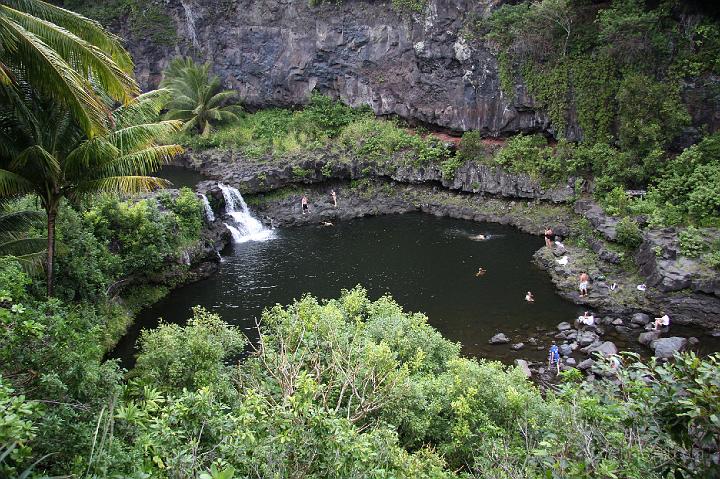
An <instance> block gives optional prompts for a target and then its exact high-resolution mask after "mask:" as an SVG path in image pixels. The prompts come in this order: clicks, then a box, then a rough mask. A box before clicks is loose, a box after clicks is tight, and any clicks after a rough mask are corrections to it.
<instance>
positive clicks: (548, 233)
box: [544, 226, 555, 248]
mask: <svg viewBox="0 0 720 479" xmlns="http://www.w3.org/2000/svg"><path fill="white" fill-rule="evenodd" d="M544 235H545V246H547V247H548V248H552V243H553V238H554V237H555V233H553V230H552V228H550V227H549V226H548V227H547V228H545V233H544Z"/></svg>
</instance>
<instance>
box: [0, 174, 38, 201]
mask: <svg viewBox="0 0 720 479" xmlns="http://www.w3.org/2000/svg"><path fill="white" fill-rule="evenodd" d="M34 186H35V185H33V183H32V182H31V181H29V180H28V179H27V178H24V177H22V176H21V175H19V174H17V173H14V172H12V171H7V170H0V196H5V197H17V196H19V195H24V194H27V193H31V192H32V191H33V189H34Z"/></svg>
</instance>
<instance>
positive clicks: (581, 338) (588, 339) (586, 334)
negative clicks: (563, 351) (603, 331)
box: [577, 331, 599, 346]
mask: <svg viewBox="0 0 720 479" xmlns="http://www.w3.org/2000/svg"><path fill="white" fill-rule="evenodd" d="M598 338H599V336H598V335H597V334H595V333H594V332H592V331H582V332H581V333H580V334H578V337H577V343H578V344H579V345H580V346H588V345H590V344H592V343H594V342H595V341H597V340H598Z"/></svg>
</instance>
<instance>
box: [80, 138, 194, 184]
mask: <svg viewBox="0 0 720 479" xmlns="http://www.w3.org/2000/svg"><path fill="white" fill-rule="evenodd" d="M182 151H183V148H182V147H181V146H180V145H162V146H151V147H149V148H145V149H142V150H139V151H135V152H132V153H130V154H127V155H124V156H121V157H120V158H117V159H115V160H113V161H111V162H109V163H108V164H107V165H105V166H104V167H103V168H102V169H100V170H98V171H97V172H96V173H95V174H94V175H93V176H94V177H95V178H96V179H102V178H107V177H116V176H124V175H148V174H150V173H154V172H156V171H157V170H159V169H160V167H161V166H163V165H166V164H168V163H170V161H171V160H172V158H173V157H174V156H175V155H178V154H180V153H182Z"/></svg>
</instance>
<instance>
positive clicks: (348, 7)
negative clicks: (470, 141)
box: [122, 0, 572, 136]
mask: <svg viewBox="0 0 720 479" xmlns="http://www.w3.org/2000/svg"><path fill="white" fill-rule="evenodd" d="M310 3H315V2H308V1H305V0H299V1H292V2H288V1H281V0H261V1H255V0H224V1H222V2H217V1H216V0H166V1H165V2H164V6H163V8H164V9H165V10H166V11H167V12H168V13H169V17H170V18H171V19H172V21H173V22H174V23H175V25H176V29H177V33H178V37H179V40H180V42H179V44H178V45H177V46H176V47H174V48H172V47H158V46H155V45H152V44H150V43H149V42H148V41H147V40H142V39H137V40H134V41H131V42H130V44H129V48H130V51H131V53H132V54H133V57H134V58H135V60H136V63H137V76H138V78H139V80H140V81H141V83H142V84H143V85H144V86H149V85H155V84H157V82H158V81H159V78H160V73H161V71H162V69H163V68H164V67H165V66H166V65H167V63H168V61H169V58H171V57H172V56H175V55H177V54H188V53H191V54H194V55H195V56H198V57H200V58H201V59H202V60H208V61H211V62H212V64H213V68H214V70H215V72H216V73H218V74H219V75H220V76H221V77H222V78H223V79H224V80H225V82H226V84H227V86H229V87H231V88H235V89H237V90H239V92H240V95H241V97H242V98H243V101H244V103H245V104H246V105H248V106H250V107H251V108H256V107H268V106H290V105H297V104H301V103H304V102H305V101H306V100H307V99H308V97H309V95H310V93H311V92H312V91H319V92H324V93H329V94H331V95H332V96H336V97H339V98H341V99H342V100H343V101H344V102H346V103H348V104H351V105H370V106H371V107H372V108H373V110H374V111H375V113H377V114H378V115H399V116H401V117H404V118H408V119H411V120H415V121H417V122H421V123H427V124H433V125H438V126H441V127H444V128H447V129H450V130H456V131H465V130H469V129H473V130H481V131H482V132H484V133H486V134H488V135H491V136H498V135H506V134H511V133H515V132H519V131H525V132H543V131H551V128H550V123H549V120H548V117H547V115H546V114H545V113H544V112H542V111H539V110H538V109H537V108H536V105H535V102H534V101H533V100H532V99H531V98H530V97H529V95H528V94H527V92H526V90H525V88H524V87H523V86H522V85H519V84H518V85H515V86H514V95H513V99H512V100H510V99H509V98H508V97H507V95H505V94H504V93H503V92H501V90H500V79H499V75H498V63H497V59H496V56H495V54H494V52H493V51H492V49H491V46H490V45H487V44H485V43H483V42H482V41H479V40H474V41H470V40H467V39H466V35H465V34H464V33H463V32H466V31H467V29H468V27H470V26H471V24H472V22H473V21H476V20H477V19H478V18H484V17H487V16H488V15H489V13H490V11H491V9H493V8H496V7H497V6H498V5H499V4H502V3H504V2H503V1H497V0H482V1H479V2H476V1H470V0H431V1H429V2H428V6H427V8H426V9H425V11H424V12H423V13H421V14H420V13H411V12H398V11H396V10H394V9H393V8H392V7H391V5H390V2H374V1H343V2H317V3H318V4H317V5H315V6H310V5H309V4H310ZM122 33H123V35H124V36H125V37H126V38H127V37H128V36H130V37H132V36H131V35H130V33H131V32H129V31H127V32H122ZM571 130H572V129H569V131H571Z"/></svg>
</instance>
